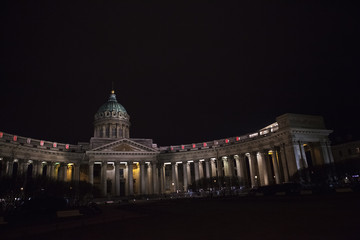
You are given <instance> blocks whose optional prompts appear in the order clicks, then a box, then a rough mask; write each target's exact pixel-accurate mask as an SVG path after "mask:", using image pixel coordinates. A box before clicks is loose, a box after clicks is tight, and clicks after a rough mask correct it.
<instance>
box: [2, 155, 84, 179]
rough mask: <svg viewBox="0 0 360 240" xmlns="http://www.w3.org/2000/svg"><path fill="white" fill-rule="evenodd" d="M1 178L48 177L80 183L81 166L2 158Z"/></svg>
mask: <svg viewBox="0 0 360 240" xmlns="http://www.w3.org/2000/svg"><path fill="white" fill-rule="evenodd" d="M0 166H1V172H0V174H1V176H10V177H16V176H21V175H25V176H27V177H35V176H47V177H50V178H52V179H55V180H60V181H72V180H74V181H79V180H80V165H79V164H74V163H59V162H56V163H54V162H48V161H38V160H27V159H16V158H15V159H13V158H0Z"/></svg>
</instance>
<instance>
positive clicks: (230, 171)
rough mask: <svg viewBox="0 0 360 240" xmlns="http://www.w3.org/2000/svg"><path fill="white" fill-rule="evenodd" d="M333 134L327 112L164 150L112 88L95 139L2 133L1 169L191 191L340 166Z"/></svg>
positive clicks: (139, 191) (146, 189)
mask: <svg viewBox="0 0 360 240" xmlns="http://www.w3.org/2000/svg"><path fill="white" fill-rule="evenodd" d="M331 132H332V131H331V130H327V129H326V128H325V125H324V121H323V118H322V117H321V116H311V115H300V114H284V115H281V116H279V117H277V118H276V122H274V123H273V124H271V125H268V126H267V127H265V128H263V129H261V130H259V131H256V132H254V133H249V134H246V135H243V136H235V137H230V138H226V139H219V140H213V141H208V142H201V143H191V144H184V145H178V146H165V147H158V146H157V145H156V144H154V143H153V141H152V139H134V138H130V116H129V115H128V113H127V112H126V110H125V108H124V107H123V106H122V105H121V104H120V103H118V102H117V100H116V96H115V94H114V92H113V91H112V93H111V94H110V97H109V99H108V101H107V102H106V103H105V104H103V105H102V106H101V107H100V109H99V110H98V112H97V113H96V114H95V121H94V137H92V138H91V139H90V142H89V143H79V144H78V145H69V144H63V143H56V142H49V141H44V140H36V139H31V138H26V137H20V136H15V135H11V134H7V133H4V132H0V174H1V176H4V175H8V176H17V175H20V174H27V175H28V176H35V175H46V176H49V177H51V178H54V179H58V180H64V181H71V180H74V181H79V180H85V181H89V182H90V183H92V184H94V185H95V186H98V187H99V188H100V189H101V192H102V195H104V196H105V195H111V196H130V195H150V194H164V193H174V192H187V191H188V187H189V186H190V184H192V183H193V182H194V181H197V180H200V179H213V178H219V177H231V178H234V179H238V183H240V185H242V186H248V187H256V186H264V185H270V184H279V183H283V182H289V181H294V179H295V178H294V176H295V175H296V174H297V173H298V172H299V171H301V170H303V169H306V168H308V167H309V166H315V165H324V164H331V163H333V162H334V160H333V156H332V152H331V148H330V142H329V139H328V136H329V134H330V133H331ZM296 179H297V181H303V180H304V181H306V179H303V178H296ZM299 179H300V180H299Z"/></svg>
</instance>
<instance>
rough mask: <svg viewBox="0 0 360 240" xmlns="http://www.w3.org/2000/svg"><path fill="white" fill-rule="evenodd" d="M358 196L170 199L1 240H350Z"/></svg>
mask: <svg viewBox="0 0 360 240" xmlns="http://www.w3.org/2000/svg"><path fill="white" fill-rule="evenodd" d="M359 201H360V194H358V193H341V194H334V195H317V196H316V195H310V196H272V197H232V198H230V197H229V198H213V199H201V198H199V199H167V200H164V199H163V200H157V201H135V202H130V203H128V204H124V203H123V204H110V205H100V208H101V209H102V213H101V214H99V215H96V216H91V217H88V216H84V217H80V218H73V219H71V218H70V219H65V220H62V221H58V222H53V223H42V224H38V225H37V224H31V225H28V226H20V227H19V226H17V227H15V226H7V227H6V228H2V232H3V233H2V236H3V237H5V238H3V237H2V239H229V238H236V239H349V238H354V237H357V236H358V230H359V229H358V227H359V224H358V219H359V214H360V206H359V204H358V203H359Z"/></svg>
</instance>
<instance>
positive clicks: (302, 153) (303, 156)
mask: <svg viewBox="0 0 360 240" xmlns="http://www.w3.org/2000/svg"><path fill="white" fill-rule="evenodd" d="M299 148H300V157H301V168H308V163H307V159H306V154H305V148H304V144H303V143H302V142H300V141H299Z"/></svg>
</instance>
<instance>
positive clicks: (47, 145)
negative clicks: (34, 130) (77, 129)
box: [0, 132, 84, 152]
mask: <svg viewBox="0 0 360 240" xmlns="http://www.w3.org/2000/svg"><path fill="white" fill-rule="evenodd" d="M0 142H8V143H13V144H19V145H21V146H25V147H33V148H39V149H46V150H55V151H64V152H83V151H84V150H83V147H82V145H72V144H65V143H57V142H50V141H45V140H38V139H32V138H26V137H21V136H17V135H12V134H8V133H4V132H0Z"/></svg>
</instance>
